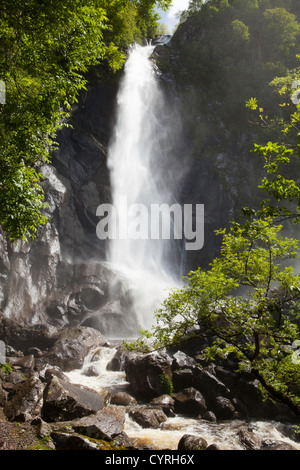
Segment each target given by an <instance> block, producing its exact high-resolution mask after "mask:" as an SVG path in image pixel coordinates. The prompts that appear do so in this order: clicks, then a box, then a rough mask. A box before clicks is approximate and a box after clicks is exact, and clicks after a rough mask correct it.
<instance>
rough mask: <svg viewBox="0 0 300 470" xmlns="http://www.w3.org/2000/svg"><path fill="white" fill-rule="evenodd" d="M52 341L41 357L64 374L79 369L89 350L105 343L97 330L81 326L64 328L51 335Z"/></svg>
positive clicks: (104, 339) (105, 340)
mask: <svg viewBox="0 0 300 470" xmlns="http://www.w3.org/2000/svg"><path fill="white" fill-rule="evenodd" d="M52 340H54V344H53V346H52V347H51V348H50V349H49V351H48V352H47V353H46V354H44V355H43V360H44V361H47V362H48V363H49V364H51V365H54V366H58V367H60V368H61V369H62V370H63V371H65V372H68V371H70V370H73V369H79V368H81V366H82V365H83V362H84V358H85V357H86V356H87V354H88V353H89V351H90V350H91V349H93V348H95V346H102V345H105V344H106V343H107V339H106V338H105V337H104V336H103V335H102V334H101V333H100V332H99V331H98V330H95V329H93V328H89V327H83V326H75V327H72V328H65V329H63V330H62V331H60V332H59V333H56V334H55V335H53V336H52Z"/></svg>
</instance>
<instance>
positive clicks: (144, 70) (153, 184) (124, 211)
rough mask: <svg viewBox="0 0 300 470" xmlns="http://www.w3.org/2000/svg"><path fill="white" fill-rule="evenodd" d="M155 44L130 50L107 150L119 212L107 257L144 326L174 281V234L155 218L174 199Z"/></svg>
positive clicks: (150, 321) (141, 325) (113, 192)
mask: <svg viewBox="0 0 300 470" xmlns="http://www.w3.org/2000/svg"><path fill="white" fill-rule="evenodd" d="M153 49H154V46H152V45H147V46H139V45H135V46H133V47H132V49H131V51H130V54H129V57H128V59H127V61H126V64H125V70H124V76H123V79H122V81H121V84H120V89H119V93H118V97H117V118H116V125H115V132H114V135H113V138H112V141H111V144H110V147H109V154H108V168H109V171H110V179H111V188H112V203H113V204H112V205H113V208H114V215H115V218H114V219H112V221H111V224H112V227H111V230H110V235H111V237H110V238H111V240H110V246H109V262H110V263H111V264H112V265H113V266H115V267H116V268H117V269H118V270H120V271H122V272H123V273H125V274H126V276H127V278H128V280H129V282H130V283H131V286H130V287H131V291H132V298H133V302H134V307H135V310H136V313H137V316H138V320H139V322H140V325H139V327H143V328H144V327H146V328H149V327H151V326H152V320H153V309H154V308H155V307H156V306H158V304H159V303H160V301H161V300H162V299H163V298H164V297H165V296H166V294H167V291H166V289H169V288H172V287H174V285H175V282H176V281H175V278H176V276H174V275H173V274H172V269H171V268H170V259H171V255H172V250H173V248H174V246H173V245H172V241H171V240H170V239H162V238H161V237H160V236H158V234H159V233H160V232H159V231H160V229H161V225H160V224H161V217H163V216H162V215H161V214H159V216H157V217H156V219H154V218H153V217H152V218H151V208H152V207H153V205H154V206H155V207H158V206H159V207H160V210H161V209H164V210H166V211H167V210H168V206H167V204H168V203H169V199H170V191H169V192H168V188H167V187H166V185H165V180H164V176H165V175H164V174H163V170H162V168H163V167H164V165H165V160H164V157H165V155H164V152H165V148H164V147H165V145H164V143H165V142H166V139H167V130H166V126H165V125H163V123H162V121H161V118H162V116H163V114H164V97H163V94H162V92H161V91H160V88H159V86H158V83H157V73H156V70H155V66H154V64H153V62H152V60H151V57H150V56H151V54H152V52H153ZM163 206H166V207H165V208H164V207H163ZM169 215H170V213H169Z"/></svg>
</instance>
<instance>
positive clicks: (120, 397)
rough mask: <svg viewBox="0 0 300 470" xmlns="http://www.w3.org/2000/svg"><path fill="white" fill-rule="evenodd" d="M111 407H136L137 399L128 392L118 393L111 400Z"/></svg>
mask: <svg viewBox="0 0 300 470" xmlns="http://www.w3.org/2000/svg"><path fill="white" fill-rule="evenodd" d="M109 402H110V404H111V405H119V406H131V405H136V404H137V401H136V399H135V398H134V397H133V396H131V395H129V393H127V392H116V393H114V394H113V395H112V397H111V398H110V400H109Z"/></svg>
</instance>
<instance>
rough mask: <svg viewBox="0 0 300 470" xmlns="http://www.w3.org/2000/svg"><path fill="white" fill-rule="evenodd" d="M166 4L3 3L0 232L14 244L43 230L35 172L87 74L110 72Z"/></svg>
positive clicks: (120, 0)
mask: <svg viewBox="0 0 300 470" xmlns="http://www.w3.org/2000/svg"><path fill="white" fill-rule="evenodd" d="M170 1H171V0H135V1H131V0H112V1H108V0H49V1H45V0H28V1H26V2H24V1H22V0H15V1H14V2H10V1H8V0H3V1H2V2H1V18H0V29H1V44H0V79H1V80H2V81H4V82H5V85H6V104H2V105H0V155H1V165H0V224H1V225H2V227H3V229H4V230H5V231H6V232H7V233H8V235H9V237H10V238H11V239H12V240H18V239H20V238H23V239H30V238H32V237H34V236H35V235H36V232H37V230H38V227H39V226H40V225H41V224H43V223H45V222H46V216H45V209H46V205H45V204H44V193H43V191H42V189H41V185H40V181H41V178H42V175H41V171H40V169H39V168H40V166H41V165H42V164H47V163H49V159H50V153H51V150H52V149H53V148H54V147H55V145H56V143H55V135H56V133H57V131H58V129H60V128H61V127H63V126H64V125H66V124H67V120H68V117H69V115H70V112H71V109H72V106H73V105H74V103H76V100H77V97H78V93H79V92H80V90H82V89H83V88H84V87H85V86H86V83H87V80H86V74H87V72H88V70H89V68H90V67H92V66H94V65H96V64H99V63H101V64H104V63H105V64H109V67H110V69H111V71H112V73H113V72H115V71H116V70H118V69H120V67H121V66H122V65H123V63H124V60H125V57H126V54H125V47H126V46H128V45H129V44H131V43H132V42H133V41H134V40H141V38H142V37H143V36H144V34H145V33H146V32H148V31H147V29H149V31H151V34H155V27H156V26H157V21H156V18H157V16H156V14H155V11H154V9H155V5H156V4H157V5H159V6H161V7H162V8H166V7H167V6H168V5H169V4H170Z"/></svg>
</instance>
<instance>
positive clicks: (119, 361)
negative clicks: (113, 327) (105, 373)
mask: <svg viewBox="0 0 300 470" xmlns="http://www.w3.org/2000/svg"><path fill="white" fill-rule="evenodd" d="M136 355H137V353H135V352H131V351H124V350H123V349H122V348H119V349H118V350H117V352H116V353H115V355H114V356H113V358H112V359H111V360H110V361H109V363H108V364H107V366H106V369H107V370H112V371H116V372H121V371H123V370H125V366H126V365H127V363H128V362H129V361H130V360H131V359H132V358H134V357H136Z"/></svg>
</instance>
